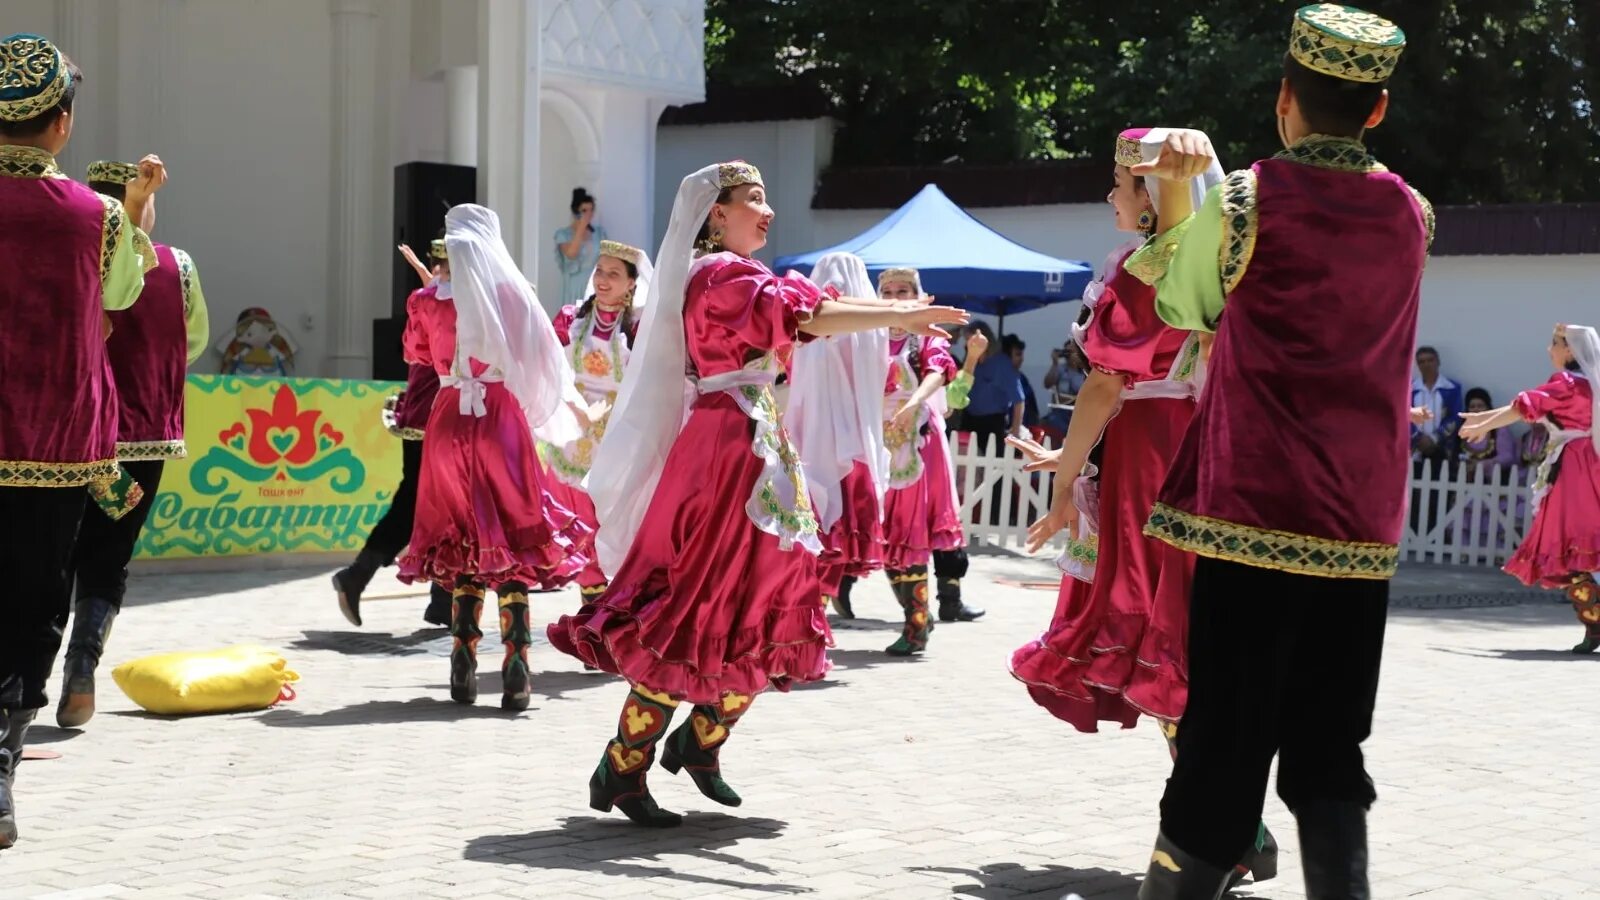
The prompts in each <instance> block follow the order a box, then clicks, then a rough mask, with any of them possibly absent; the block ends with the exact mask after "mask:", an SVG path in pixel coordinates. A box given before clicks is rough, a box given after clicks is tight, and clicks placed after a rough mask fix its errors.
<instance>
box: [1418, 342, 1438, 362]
mask: <svg viewBox="0 0 1600 900" xmlns="http://www.w3.org/2000/svg"><path fill="white" fill-rule="evenodd" d="M1424 353H1432V354H1433V358H1434V359H1443V357H1441V356H1440V355H1439V351H1438V350H1435V349H1434V348H1432V347H1430V346H1428V345H1427V344H1423V345H1422V346H1421V347H1418V348H1417V355H1418V356H1421V355H1422V354H1424Z"/></svg>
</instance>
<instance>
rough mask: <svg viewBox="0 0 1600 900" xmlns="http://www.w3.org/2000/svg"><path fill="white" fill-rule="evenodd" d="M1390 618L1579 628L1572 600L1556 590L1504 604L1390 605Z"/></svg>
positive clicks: (1499, 626)
mask: <svg viewBox="0 0 1600 900" xmlns="http://www.w3.org/2000/svg"><path fill="white" fill-rule="evenodd" d="M1389 616H1390V618H1398V617H1404V618H1408V619H1441V620H1448V621H1450V622H1452V623H1469V624H1470V623H1481V624H1482V625H1484V626H1485V627H1493V628H1503V627H1506V626H1508V625H1509V626H1516V625H1555V624H1566V623H1570V624H1571V625H1572V627H1573V628H1577V629H1578V630H1579V635H1578V636H1579V637H1582V636H1583V635H1582V629H1581V627H1580V626H1579V625H1578V620H1577V618H1576V617H1575V616H1574V615H1573V614H1572V603H1571V602H1570V601H1568V600H1567V599H1566V598H1565V597H1562V596H1561V595H1560V594H1558V593H1557V592H1555V591H1551V592H1550V599H1549V600H1548V601H1543V600H1541V601H1538V602H1533V603H1514V604H1506V605H1504V606H1462V607H1434V608H1430V609H1418V608H1413V607H1403V606H1393V605H1391V606H1390V607H1389Z"/></svg>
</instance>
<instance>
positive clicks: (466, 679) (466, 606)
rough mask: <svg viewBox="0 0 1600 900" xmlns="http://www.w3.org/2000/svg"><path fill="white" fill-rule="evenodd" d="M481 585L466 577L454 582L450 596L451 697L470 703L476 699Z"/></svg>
mask: <svg viewBox="0 0 1600 900" xmlns="http://www.w3.org/2000/svg"><path fill="white" fill-rule="evenodd" d="M483 594H484V590H483V586H482V585H478V584H474V583H472V582H471V581H470V580H468V579H466V578H461V579H460V580H458V581H457V582H456V589H455V592H454V593H453V594H451V596H450V603H451V607H452V616H451V621H450V636H451V637H452V638H454V639H455V640H454V641H453V642H451V645H450V699H451V700H454V701H456V702H457V703H465V704H466V705H468V706H471V705H472V704H474V703H477V702H478V641H480V640H482V639H483V629H482V628H480V627H479V625H478V623H479V621H480V620H481V618H482V616H483Z"/></svg>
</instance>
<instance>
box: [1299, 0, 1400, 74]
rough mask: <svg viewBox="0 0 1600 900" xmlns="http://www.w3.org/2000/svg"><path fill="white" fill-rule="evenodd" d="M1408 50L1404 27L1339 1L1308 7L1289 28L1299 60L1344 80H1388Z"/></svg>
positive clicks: (1315, 70) (1309, 67) (1307, 66)
mask: <svg viewBox="0 0 1600 900" xmlns="http://www.w3.org/2000/svg"><path fill="white" fill-rule="evenodd" d="M1405 49H1406V33H1405V32H1404V31H1401V30H1400V26H1398V25H1396V24H1394V23H1393V22H1391V21H1389V20H1388V19H1385V18H1383V17H1382V16H1377V15H1374V14H1372V13H1369V12H1367V11H1365V10H1360V9H1356V8H1355V7H1353V6H1340V5H1338V4H1336V3H1318V4H1316V5H1314V6H1302V7H1301V8H1300V10H1299V11H1298V12H1296V13H1295V14H1294V25H1293V27H1291V28H1290V30H1289V54H1290V55H1291V56H1293V57H1294V58H1295V61H1296V62H1298V63H1300V65H1302V66H1305V67H1306V68H1308V69H1310V70H1311V71H1313V72H1320V73H1321V74H1323V75H1329V76H1332V77H1334V78H1338V79H1342V80H1344V81H1360V82H1364V83H1367V84H1381V83H1383V82H1385V81H1388V80H1389V76H1391V75H1393V74H1394V69H1395V66H1396V65H1398V64H1399V62H1400V53H1401V52H1402V51H1403V50H1405Z"/></svg>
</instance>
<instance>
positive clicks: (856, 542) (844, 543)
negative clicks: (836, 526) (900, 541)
mask: <svg viewBox="0 0 1600 900" xmlns="http://www.w3.org/2000/svg"><path fill="white" fill-rule="evenodd" d="M882 546H883V542H882V541H881V540H880V539H879V538H878V537H877V536H876V535H874V534H872V533H871V532H865V531H853V532H851V533H849V534H847V535H829V537H828V541H827V546H826V547H825V548H824V549H823V551H822V555H821V556H819V557H817V567H818V568H819V569H821V568H824V567H828V566H842V567H843V568H844V574H846V575H849V576H850V577H852V578H865V577H867V576H868V575H871V574H872V573H873V572H876V571H878V570H879V569H882V568H883V554H882V553H880V552H879V548H881V547H882Z"/></svg>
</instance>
